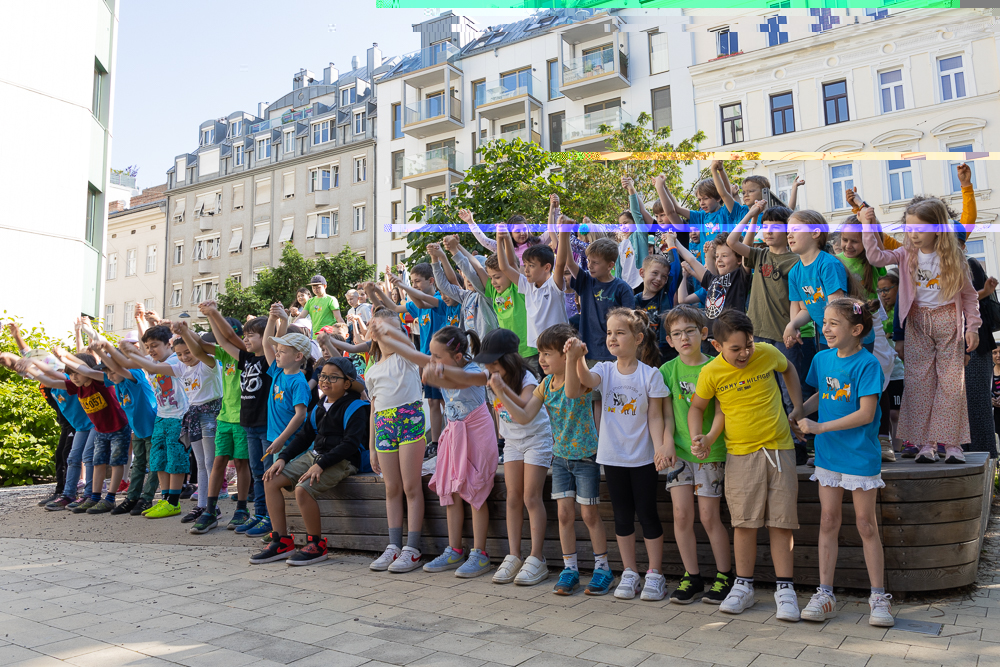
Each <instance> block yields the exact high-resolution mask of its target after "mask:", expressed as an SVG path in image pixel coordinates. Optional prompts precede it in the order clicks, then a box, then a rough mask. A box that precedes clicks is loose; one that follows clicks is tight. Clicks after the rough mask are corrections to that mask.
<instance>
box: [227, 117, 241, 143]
mask: <svg viewBox="0 0 1000 667" xmlns="http://www.w3.org/2000/svg"><path fill="white" fill-rule="evenodd" d="M242 131H243V121H242V120H234V121H233V122H232V123H230V124H229V138H230V139H235V138H236V137H238V136H240V133H241V132H242Z"/></svg>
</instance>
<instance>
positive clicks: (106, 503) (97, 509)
mask: <svg viewBox="0 0 1000 667" xmlns="http://www.w3.org/2000/svg"><path fill="white" fill-rule="evenodd" d="M113 509H115V504H114V503H113V502H111V501H110V500H108V499H107V498H101V499H100V500H99V501H97V503H96V504H94V506H93V507H91V508H89V509H88V510H87V514H106V513H107V512H110V511H112V510H113Z"/></svg>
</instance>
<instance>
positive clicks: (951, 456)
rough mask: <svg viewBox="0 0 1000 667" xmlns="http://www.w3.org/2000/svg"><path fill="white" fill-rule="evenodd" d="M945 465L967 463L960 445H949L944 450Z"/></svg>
mask: <svg viewBox="0 0 1000 667" xmlns="http://www.w3.org/2000/svg"><path fill="white" fill-rule="evenodd" d="M944 457H945V458H944V462H945V463H965V452H963V451H962V448H961V447H959V446H958V445H948V446H947V447H945V448H944Z"/></svg>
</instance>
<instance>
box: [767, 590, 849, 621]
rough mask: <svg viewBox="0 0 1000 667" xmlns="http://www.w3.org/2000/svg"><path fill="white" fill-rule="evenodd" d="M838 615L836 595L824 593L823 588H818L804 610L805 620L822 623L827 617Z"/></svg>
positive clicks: (803, 617) (803, 616)
mask: <svg viewBox="0 0 1000 667" xmlns="http://www.w3.org/2000/svg"><path fill="white" fill-rule="evenodd" d="M775 599H777V598H775ZM836 615H837V598H836V596H833V595H830V594H829V593H824V592H823V589H822V588H817V589H816V592H815V593H814V594H813V596H812V598H810V600H809V604H807V605H806V608H805V609H803V610H802V620H803V621H816V622H817V623H822V622H823V621H825V620H826V619H828V618H833V617H834V616H836Z"/></svg>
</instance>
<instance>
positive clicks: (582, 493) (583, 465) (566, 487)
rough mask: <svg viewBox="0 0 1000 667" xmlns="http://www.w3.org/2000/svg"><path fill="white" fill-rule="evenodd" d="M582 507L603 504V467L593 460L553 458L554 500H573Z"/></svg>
mask: <svg viewBox="0 0 1000 667" xmlns="http://www.w3.org/2000/svg"><path fill="white" fill-rule="evenodd" d="M573 497H576V502H577V503H579V504H581V505H597V504H598V503H600V502H601V466H600V465H598V463H597V461H595V460H594V459H593V458H589V459H577V460H570V459H564V458H562V457H561V456H556V457H553V458H552V499H553V500H558V499H559V498H573Z"/></svg>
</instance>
